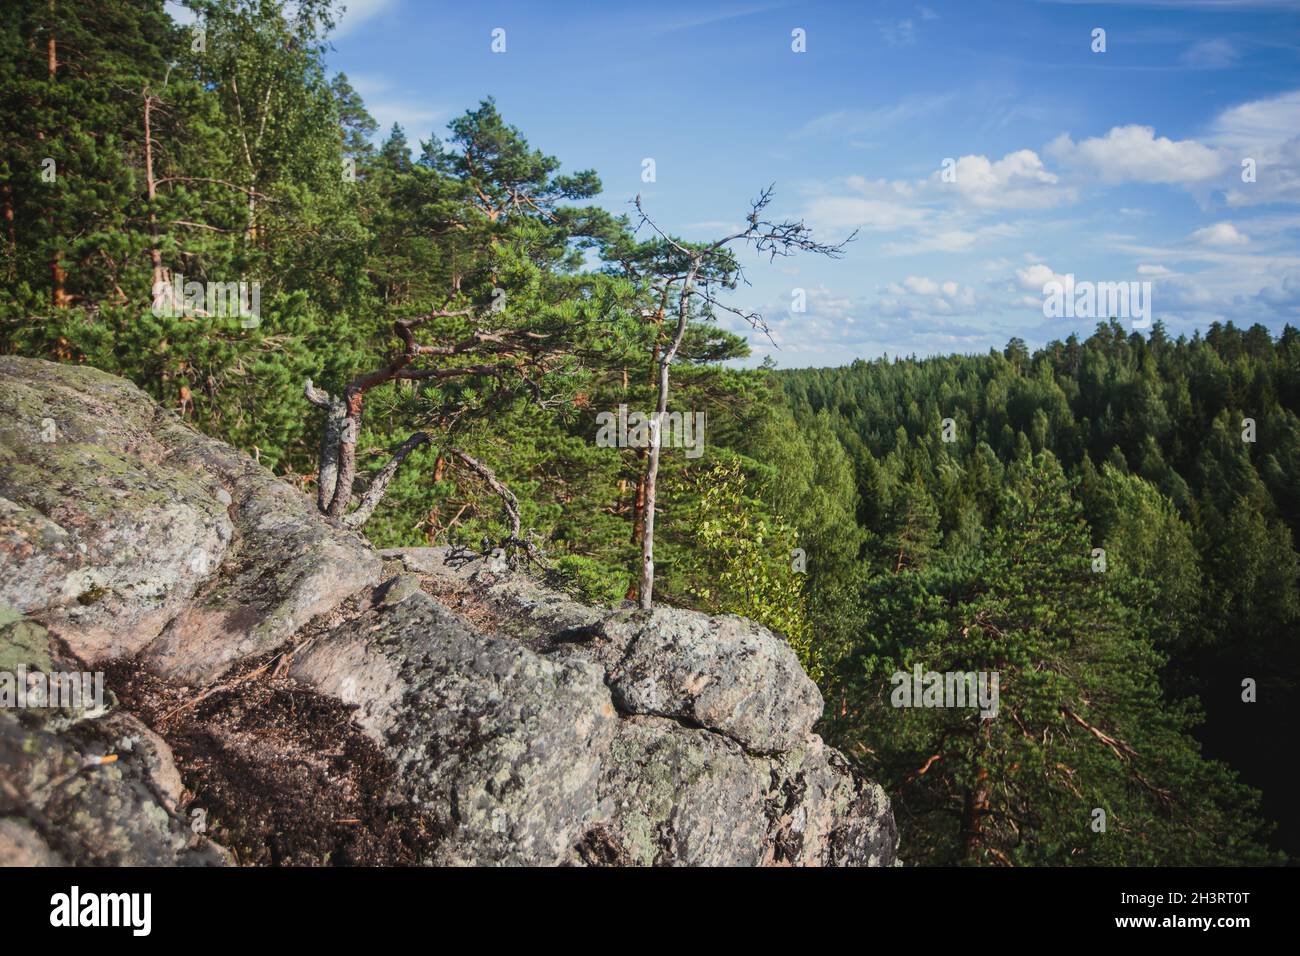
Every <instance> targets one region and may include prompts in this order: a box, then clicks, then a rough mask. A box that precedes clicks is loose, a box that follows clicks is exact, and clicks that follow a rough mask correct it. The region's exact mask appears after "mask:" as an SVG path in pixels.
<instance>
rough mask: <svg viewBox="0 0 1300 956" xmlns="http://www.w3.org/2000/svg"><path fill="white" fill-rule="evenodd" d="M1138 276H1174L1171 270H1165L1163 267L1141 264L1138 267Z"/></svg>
mask: <svg viewBox="0 0 1300 956" xmlns="http://www.w3.org/2000/svg"><path fill="white" fill-rule="evenodd" d="M1138 275H1140V276H1156V277H1164V276H1171V275H1174V271H1173V270H1172V269H1166V268H1165V267H1164V266H1156V265H1145V264H1143V265H1140V266H1138Z"/></svg>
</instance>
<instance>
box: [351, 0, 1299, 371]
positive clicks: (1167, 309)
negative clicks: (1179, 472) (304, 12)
mask: <svg viewBox="0 0 1300 956" xmlns="http://www.w3.org/2000/svg"><path fill="white" fill-rule="evenodd" d="M351 7H352V9H351V10H350V11H348V12H347V13H345V14H344V16H343V19H342V23H341V28H340V31H339V33H338V35H337V36H336V37H335V39H334V47H335V49H334V52H333V53H332V54H331V55H330V64H331V67H332V68H333V69H335V70H342V71H344V72H346V73H347V74H348V76H349V77H350V79H351V80H352V82H353V85H354V86H355V87H356V88H357V89H358V90H359V91H360V92H361V93H362V95H363V97H364V98H365V100H366V102H367V104H368V106H369V108H370V110H371V111H372V113H374V115H375V116H376V118H377V119H378V120H379V121H380V122H381V124H382V125H383V126H384V127H385V128H387V126H389V125H390V124H392V123H393V122H400V123H402V125H403V126H404V127H405V128H406V132H407V135H408V137H409V138H410V139H411V140H412V142H415V141H416V140H418V139H420V138H424V137H427V136H428V134H429V133H430V132H433V131H439V132H441V131H442V129H443V127H444V125H445V123H446V122H447V120H449V119H450V118H451V117H453V116H454V115H456V114H457V113H460V112H462V111H464V110H465V109H466V108H468V107H470V106H472V105H474V104H475V103H476V102H477V101H478V100H479V99H480V98H482V97H484V96H486V95H488V94H491V95H493V96H495V97H496V99H497V102H498V105H499V107H500V109H501V111H502V113H503V115H504V116H505V117H506V119H507V120H508V121H509V122H511V123H514V124H515V125H517V126H519V127H520V128H521V129H522V130H523V132H524V133H525V135H526V136H527V137H528V138H529V139H530V141H531V142H532V143H533V144H534V145H535V146H538V147H540V148H542V149H544V150H545V151H547V152H549V153H552V154H553V155H556V156H558V157H559V158H560V159H561V160H562V161H563V162H564V163H565V167H566V168H567V169H570V170H571V169H579V168H588V167H591V168H594V169H596V171H597V172H598V173H599V174H600V177H601V179H602V181H603V183H604V187H605V189H604V193H603V195H602V197H601V199H600V201H601V202H602V203H603V204H604V205H606V206H607V207H608V208H610V209H614V210H626V209H627V208H628V207H627V202H628V200H629V199H631V198H632V197H633V196H634V195H635V194H636V193H638V192H640V193H642V194H643V196H644V200H645V203H646V206H647V208H648V210H649V211H650V212H651V213H652V215H654V217H655V218H656V220H657V221H658V222H659V223H660V224H661V225H663V226H664V227H665V228H666V229H668V230H670V231H672V232H676V233H678V234H680V235H683V236H685V237H687V238H690V239H705V238H709V237H713V236H715V235H717V234H718V233H719V232H720V230H723V229H727V228H729V227H730V226H732V225H734V224H735V223H737V222H739V221H740V219H741V217H742V216H743V214H744V212H745V211H746V210H747V208H748V201H749V199H750V198H751V197H753V196H754V195H755V194H756V193H757V192H758V191H759V190H760V189H761V188H762V187H764V186H766V185H768V184H769V183H775V184H776V190H777V192H776V201H775V203H774V210H775V212H776V214H777V215H789V216H794V217H803V218H805V219H806V220H807V221H808V222H809V223H810V224H811V225H812V226H813V227H814V229H815V230H816V232H817V235H818V237H819V238H823V239H827V240H834V239H837V238H840V237H842V236H844V235H846V234H847V233H849V232H851V231H852V230H853V229H854V228H857V229H859V230H860V233H859V238H858V240H857V241H856V242H854V243H853V244H852V245H851V246H850V247H849V251H848V254H847V255H846V256H845V258H843V259H841V260H838V261H826V260H820V259H815V258H806V257H803V258H796V259H789V260H778V261H777V262H776V263H772V264H768V263H767V262H765V261H761V262H760V261H754V262H753V263H752V264H751V265H750V266H749V275H750V279H751V281H752V283H753V284H752V286H751V287H748V288H742V289H741V290H738V291H737V292H736V293H735V295H734V304H736V305H737V306H743V307H746V308H753V309H758V310H760V311H763V312H764V314H765V315H767V316H768V318H769V320H770V321H771V323H772V326H773V328H774V331H775V338H776V341H777V343H778V344H779V345H780V351H777V352H775V353H774V357H775V358H776V360H777V361H778V363H779V364H780V365H782V366H784V367H794V366H804V365H838V364H841V363H844V362H848V361H850V360H852V359H853V358H856V357H867V358H870V357H875V356H878V355H880V354H881V353H888V354H890V355H897V354H905V355H906V354H911V353H916V354H918V355H923V354H935V353H949V352H983V351H986V350H987V349H988V348H990V347H996V348H1001V347H1002V346H1003V345H1005V343H1006V341H1007V339H1008V338H1010V337H1011V336H1013V335H1016V336H1020V337H1022V338H1024V339H1025V340H1026V341H1028V342H1029V344H1030V345H1031V346H1037V345H1041V344H1043V343H1045V342H1047V341H1050V340H1052V339H1054V338H1064V337H1065V336H1067V335H1068V334H1069V333H1070V332H1071V331H1079V332H1082V333H1083V334H1085V335H1086V334H1087V333H1089V332H1090V331H1091V330H1092V327H1093V326H1094V324H1095V320H1093V319H1083V320H1072V319H1051V320H1049V319H1046V318H1044V314H1043V308H1042V303H1043V291H1042V286H1043V282H1044V281H1045V280H1046V279H1050V278H1051V277H1052V276H1053V275H1058V276H1059V275H1063V274H1065V273H1073V274H1074V275H1075V276H1076V277H1077V279H1079V280H1093V281H1129V280H1146V281H1150V282H1152V284H1153V290H1152V302H1153V312H1154V316H1155V318H1158V319H1161V320H1163V321H1164V322H1165V323H1166V325H1168V326H1169V328H1170V331H1171V332H1172V333H1173V334H1178V333H1182V332H1186V333H1188V334H1190V333H1191V331H1192V330H1193V329H1196V328H1200V329H1204V328H1205V327H1206V326H1208V325H1209V323H1210V322H1212V321H1215V320H1216V319H1218V320H1224V319H1232V320H1234V321H1236V322H1238V323H1239V324H1244V325H1249V324H1251V323H1253V322H1261V323H1263V324H1264V325H1266V326H1267V327H1269V328H1270V329H1272V330H1273V331H1275V332H1277V331H1280V330H1281V329H1282V328H1283V326H1284V325H1285V324H1287V323H1288V322H1290V323H1292V324H1295V325H1300V242H1298V241H1297V240H1298V239H1300V2H1281V0H1278V2H1263V0H1260V2H1215V0H1201V2H1198V0H1163V2H1158V0H1149V2H1125V3H1118V2H1114V3H1095V2H1046V0H1024V2H1017V0H1005V2H991V0H959V2H943V0H927V2H926V3H923V4H922V3H915V2H904V0H879V2H858V3H847V2H844V3H797V4H792V3H764V2H757V3H753V2H745V0H736V2H713V0H693V2H679V0H655V2H651V3H615V2H590V3H588V2H563V0H547V2H536V3H492V2H478V0H475V2H471V3H456V4H449V3H435V2H428V0H352V3H351ZM494 28H501V29H504V30H505V31H506V33H505V39H506V52H505V53H504V54H494V53H493V52H492V51H491V48H490V46H491V32H492V30H493V29H494ZM796 28H798V29H802V30H804V31H805V32H806V38H807V43H806V45H807V49H806V52H803V53H796V52H794V51H793V50H792V48H791V46H792V39H791V32H792V30H794V29H796ZM1094 28H1102V29H1104V30H1105V31H1106V51H1105V52H1104V53H1095V52H1093V50H1092V45H1093V36H1092V33H1093V30H1094ZM645 158H653V159H654V160H655V166H656V181H655V182H653V183H645V182H643V181H642V179H641V173H642V161H643V159H645ZM1245 158H1252V159H1254V160H1255V161H1256V181H1255V182H1253V183H1245V182H1243V181H1242V169H1241V162H1242V160H1243V159H1245ZM945 159H952V160H954V161H955V171H956V181H955V182H949V183H945V182H943V181H942V177H941V176H940V169H941V166H942V164H943V162H944V160H945ZM795 288H802V289H805V290H806V293H807V311H806V312H804V313H794V314H792V313H791V312H790V311H789V307H790V303H791V295H792V290H793V289H795ZM753 344H754V347H755V356H756V359H757V358H761V357H762V356H763V355H764V354H767V352H769V351H773V350H772V348H771V346H769V345H767V343H766V342H764V341H763V340H762V339H761V338H760V337H754V339H753Z"/></svg>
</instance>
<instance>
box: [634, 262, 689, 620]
mask: <svg viewBox="0 0 1300 956" xmlns="http://www.w3.org/2000/svg"><path fill="white" fill-rule="evenodd" d="M701 258H702V257H701V256H699V255H697V256H695V257H694V258H693V259H692V260H691V267H690V269H689V270H688V271H687V273H686V279H685V280H684V281H683V282H682V289H681V294H680V296H679V297H678V300H677V329H676V330H675V332H674V334H673V341H672V344H671V345H669V346H668V349H667V351H665V352H664V353H663V355H661V356H660V357H659V400H658V401H657V402H656V403H655V414H654V418H652V419H651V420H650V462H649V464H648V465H647V466H646V474H645V509H644V510H645V532H644V534H643V535H642V537H641V593H640V597H639V601H640V606H641V607H642V608H643V609H644V610H647V611H648V610H650V608H652V607H654V588H655V504H656V500H657V492H658V490H659V487H658V485H659V452H660V450H661V449H660V445H661V443H662V435H661V431H662V429H663V421H664V414H665V413H666V412H667V411H668V369H669V366H671V365H672V363H673V359H675V358H676V357H677V350H678V349H679V348H681V347H682V339H683V338H685V336H686V326H687V324H688V323H689V322H690V319H691V296H692V295H693V294H694V293H695V276H696V273H698V272H699V269H700V262H701Z"/></svg>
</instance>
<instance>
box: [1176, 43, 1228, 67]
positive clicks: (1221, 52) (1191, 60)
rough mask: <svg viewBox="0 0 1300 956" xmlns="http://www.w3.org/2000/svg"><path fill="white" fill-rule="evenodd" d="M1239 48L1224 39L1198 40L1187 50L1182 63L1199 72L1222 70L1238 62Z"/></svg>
mask: <svg viewBox="0 0 1300 956" xmlns="http://www.w3.org/2000/svg"><path fill="white" fill-rule="evenodd" d="M1237 56H1238V54H1237V48H1236V47H1235V46H1233V45H1232V43H1231V42H1230V41H1228V40H1225V39H1223V38H1222V37H1214V38H1211V39H1208V40H1198V41H1197V42H1196V43H1193V44H1192V45H1191V46H1190V47H1188V48H1187V50H1186V52H1184V53H1183V55H1182V61H1183V63H1184V64H1186V65H1187V66H1190V67H1192V68H1194V69H1198V70H1222V69H1224V68H1225V67H1229V66H1232V65H1233V64H1234V63H1236V62H1237Z"/></svg>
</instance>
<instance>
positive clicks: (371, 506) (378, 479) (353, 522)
mask: <svg viewBox="0 0 1300 956" xmlns="http://www.w3.org/2000/svg"><path fill="white" fill-rule="evenodd" d="M428 440H429V436H428V434H427V433H425V432H416V433H415V434H414V435H412V436H411V437H410V438H408V439H406V441H404V442H402V444H401V445H400V446H399V447H398V449H397V451H395V452H394V453H393V457H392V458H390V459H389V460H388V464H386V465H384V467H383V468H381V469H380V470H379V473H378V474H377V475H375V477H374V480H373V481H371V482H370V487H369V488H367V489H366V493H365V494H364V495H362V496H361V502H360V503H359V504H358V505H357V508H356V510H355V511H353V512H351V513H350V514H346V515H344V516H343V519H342V520H343V525H344V527H347V528H360V527H361V526H362V525H363V524H365V523H366V522H367V521H369V520H370V516H371V515H372V514H374V511H375V506H376V505H378V504H379V501H380V499H381V498H383V497H384V492H385V491H387V490H388V483H389V482H390V481H392V480H393V476H394V475H395V474H397V469H398V468H400V467H401V465H402V462H404V461H406V456H407V455H409V454H410V453H411V452H413V451H414V450H415V449H416V448H417V447H419V446H420V445H423V444H424V443H425V442H427V441H428Z"/></svg>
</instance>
